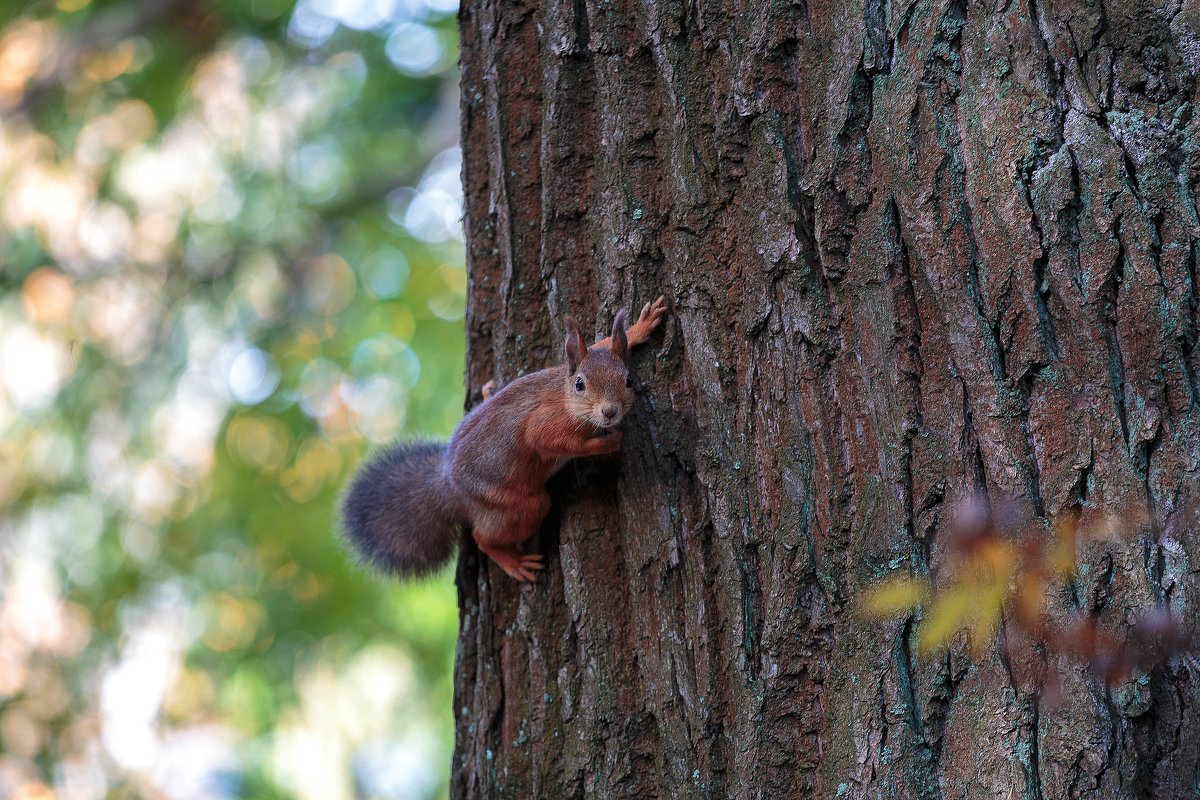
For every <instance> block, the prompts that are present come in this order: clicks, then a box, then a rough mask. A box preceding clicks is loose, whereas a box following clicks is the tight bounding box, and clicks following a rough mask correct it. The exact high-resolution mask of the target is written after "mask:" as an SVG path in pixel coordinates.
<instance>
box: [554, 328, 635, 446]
mask: <svg viewBox="0 0 1200 800" xmlns="http://www.w3.org/2000/svg"><path fill="white" fill-rule="evenodd" d="M564 322H565V323H566V326H567V386H566V389H567V410H568V411H569V412H570V413H571V414H572V416H575V417H577V418H578V419H581V420H586V421H588V422H590V423H592V424H593V425H595V426H596V427H597V428H611V427H613V426H614V425H616V424H617V423H618V422H620V421H621V419H622V418H624V416H625V414H626V412H628V411H629V408H630V406H632V405H633V376H632V375H630V374H629V365H628V364H626V363H625V359H626V357H627V356H628V355H629V340H628V339H626V338H625V310H624V309H622V310H620V311H618V312H617V318H616V319H615V320H613V328H612V344H611V345H609V347H607V348H600V349H597V350H588V349H587V347H586V346H585V345H584V343H583V336H582V335H581V334H580V332H579V326H578V325H576V324H575V320H573V319H571V318H570V317H567V318H566V319H565V320H564Z"/></svg>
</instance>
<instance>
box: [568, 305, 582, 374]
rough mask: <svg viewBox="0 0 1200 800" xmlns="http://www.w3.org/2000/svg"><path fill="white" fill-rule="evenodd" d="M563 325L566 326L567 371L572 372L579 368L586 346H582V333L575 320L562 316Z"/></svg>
mask: <svg viewBox="0 0 1200 800" xmlns="http://www.w3.org/2000/svg"><path fill="white" fill-rule="evenodd" d="M563 325H565V326H566V328H567V344H566V350H567V371H568V372H571V373H574V372H575V370H577V369H579V362H581V361H583V359H584V357H585V356H586V355H587V348H586V347H584V346H583V335H582V334H581V333H580V332H579V326H578V325H577V324H576V323H575V320H573V319H571V318H570V317H564V318H563Z"/></svg>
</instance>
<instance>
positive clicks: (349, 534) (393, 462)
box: [342, 441, 465, 577]
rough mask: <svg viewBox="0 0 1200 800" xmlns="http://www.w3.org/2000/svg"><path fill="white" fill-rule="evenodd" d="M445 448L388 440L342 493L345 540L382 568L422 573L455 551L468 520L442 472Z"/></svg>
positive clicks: (398, 572)
mask: <svg viewBox="0 0 1200 800" xmlns="http://www.w3.org/2000/svg"><path fill="white" fill-rule="evenodd" d="M445 451H446V445H445V444H443V443H441V442H422V441H416V442H401V443H397V444H392V445H389V446H388V447H386V448H384V449H383V450H380V451H379V452H377V453H376V454H375V455H373V456H372V457H371V459H370V460H369V461H368V462H367V463H366V464H365V465H364V466H363V467H362V469H360V470H359V472H358V474H357V475H356V476H355V477H354V480H353V481H352V482H351V484H350V488H349V489H348V490H347V491H346V494H345V496H344V497H343V498H342V523H343V531H344V533H345V536H346V539H347V540H348V541H349V542H350V543H351V544H352V545H353V546H354V548H355V549H356V550H357V551H358V552H359V554H361V555H362V557H363V558H364V559H366V560H367V561H369V562H371V563H372V564H373V565H374V566H376V567H378V568H379V569H382V570H384V571H386V572H390V573H394V574H396V575H399V576H401V577H410V576H417V575H423V574H426V573H429V572H433V571H434V570H436V569H438V568H439V567H441V566H442V565H443V564H445V563H446V562H447V561H449V560H450V557H451V556H452V555H453V554H454V547H455V545H456V544H457V542H458V528H459V527H460V525H462V524H464V523H465V520H464V519H462V516H463V515H462V511H461V509H460V508H459V505H460V504H459V503H458V502H457V501H456V493H455V492H454V490H453V488H452V487H451V486H450V485H449V482H448V481H446V480H445V479H444V478H443V476H442V458H443V454H444V453H445Z"/></svg>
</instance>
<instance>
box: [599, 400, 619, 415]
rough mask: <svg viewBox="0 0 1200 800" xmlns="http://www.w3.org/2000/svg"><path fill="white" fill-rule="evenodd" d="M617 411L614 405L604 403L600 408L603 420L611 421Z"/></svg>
mask: <svg viewBox="0 0 1200 800" xmlns="http://www.w3.org/2000/svg"><path fill="white" fill-rule="evenodd" d="M619 410H620V409H618V408H617V404H616V403H605V404H604V405H602V406H600V413H601V414H603V415H604V418H605V419H612V418H613V417H615V416H616V415H617V411H619Z"/></svg>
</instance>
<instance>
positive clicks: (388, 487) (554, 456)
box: [341, 297, 666, 581]
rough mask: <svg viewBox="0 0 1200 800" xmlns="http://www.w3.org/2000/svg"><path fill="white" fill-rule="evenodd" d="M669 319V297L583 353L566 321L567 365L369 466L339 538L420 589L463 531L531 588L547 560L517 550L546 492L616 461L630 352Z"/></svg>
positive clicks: (357, 480) (345, 510)
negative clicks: (564, 474)
mask: <svg viewBox="0 0 1200 800" xmlns="http://www.w3.org/2000/svg"><path fill="white" fill-rule="evenodd" d="M665 314H666V301H665V299H664V298H663V297H659V298H658V299H657V300H655V301H653V302H651V303H647V304H646V305H645V306H644V307H643V308H642V311H641V314H640V315H639V316H638V321H637V322H636V323H634V324H633V325H632V326H631V327H630V328H629V329H628V330H626V329H625V319H626V314H625V311H624V310H623V309H622V310H621V311H619V312H618V313H617V315H616V319H615V320H614V321H613V327H612V335H611V336H609V337H607V338H604V339H601V340H600V341H598V342H596V343H595V344H594V345H592V346H591V347H590V348H589V347H584V344H583V341H584V340H583V336H582V335H581V334H580V331H579V326H578V325H577V324H576V323H575V321H574V320H573V319H571V317H569V316H568V317H566V318H565V319H564V323H565V326H566V329H567V336H566V362H567V363H565V364H561V365H559V366H556V367H550V368H548V369H543V370H540V371H538V372H533V373H530V374H529V375H523V376H521V377H520V378H517V379H516V380H514V381H513V382H512V383H509V384H508V385H507V386H505V387H504V388H502V389H500V390H499V391H497V392H493V390H492V386H493V382H492V381H488V383H487V385H485V386H484V388H483V398H484V400H483V403H482V404H481V405H479V406H478V407H477V408H475V409H474V410H473V411H471V412H470V413H469V414H467V415H466V416H465V417H464V418H463V419H462V421H461V422H459V424H458V426H457V427H456V428H455V429H454V434H453V435H452V436H451V437H450V441H449V442H448V443H441V442H434V441H415V442H402V443H397V444H393V445H391V446H389V447H387V448H384V449H383V450H382V451H380V452H379V453H377V454H376V455H375V456H374V457H373V458H372V459H371V460H370V461H368V462H367V463H366V464H364V465H363V466H362V467H361V469H360V470H359V472H358V474H357V475H356V476H355V477H354V479H353V480H352V481H351V483H350V486H349V488H348V490H347V491H346V494H345V496H344V497H343V499H342V504H341V512H342V520H343V531H344V534H345V536H346V538H347V539H348V540H349V542H350V543H351V545H353V546H354V548H355V549H356V550H357V551H358V552H359V553H360V554H361V555H362V556H363V558H364V559H365V560H367V561H368V562H370V563H372V564H374V565H375V566H376V567H378V568H380V569H381V570H383V571H384V572H388V573H392V574H396V575H398V576H400V577H416V576H420V575H423V574H427V573H429V572H432V571H434V570H436V569H438V568H439V567H441V566H442V565H443V564H445V563H446V562H447V561H449V560H450V557H451V556H452V555H453V553H454V548H455V545H456V544H457V540H458V534H459V531H460V530H470V532H471V535H472V536H473V537H474V539H475V541H476V543H477V544H478V545H479V549H480V550H481V551H482V552H483V553H485V554H486V555H487V556H488V557H489V558H491V559H492V561H495V562H496V564H497V565H498V566H499V567H500V568H501V569H503V570H504V571H505V572H506V573H507V574H509V575H510V576H512V577H513V578H516V579H517V580H518V581H532V580H533V578H534V573H535V572H536V571H537V570H540V569H542V568H543V567H544V563H543V559H542V556H541V555H537V554H527V555H523V554H521V553H520V552H519V551H518V550H517V547H516V546H517V545H518V544H520V543H521V542H523V541H525V540H526V539H528V538H529V537H530V536H532V535H533V534H534V532H535V531H537V529H538V527H539V526H540V525H541V523H542V520H543V519H545V517H546V514H547V513H548V512H549V510H550V495H549V494H548V493H547V492H546V481H547V479H548V478H549V477H550V476H551V475H553V474H554V473H555V472H556V471H558V469H560V468H561V467H562V466H563V465H564V464H565V463H566V462H567V461H569V460H571V459H572V458H578V457H580V456H594V455H604V454H605V453H615V452H616V451H617V450H618V449H619V448H620V446H621V432H620V431H619V430H617V429H616V425H617V424H618V423H619V422H620V421H621V419H622V418H623V417H624V416H625V414H626V413H627V412H628V411H629V408H630V406H632V405H633V376H632V375H630V373H629V366H628V364H627V360H628V355H629V349H630V348H632V347H636V346H637V345H639V344H641V343H643V342H645V341H646V340H647V339H648V338H650V334H651V333H653V332H654V330H655V329H656V328H657V327H658V326H659V323H660V322H661V321H662V319H663V317H664V316H665Z"/></svg>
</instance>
